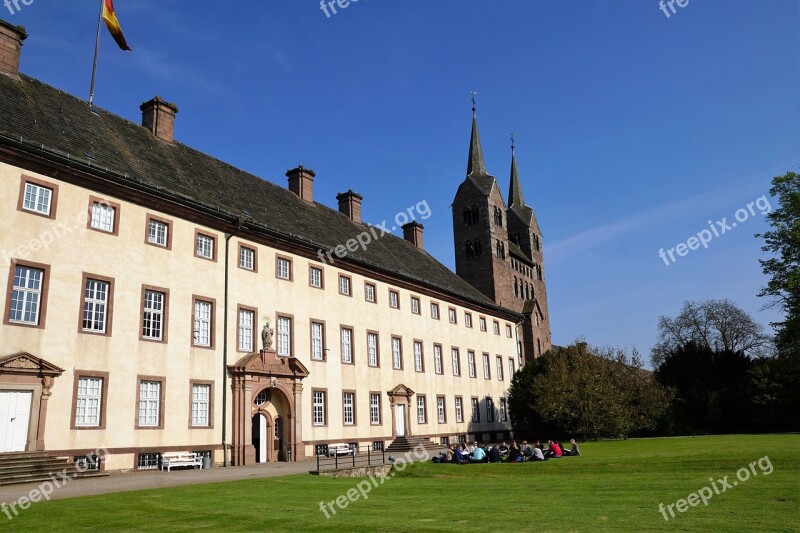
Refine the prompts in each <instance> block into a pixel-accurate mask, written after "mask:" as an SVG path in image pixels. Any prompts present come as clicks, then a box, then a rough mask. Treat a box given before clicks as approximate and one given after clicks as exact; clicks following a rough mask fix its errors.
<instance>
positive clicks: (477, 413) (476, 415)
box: [472, 398, 481, 422]
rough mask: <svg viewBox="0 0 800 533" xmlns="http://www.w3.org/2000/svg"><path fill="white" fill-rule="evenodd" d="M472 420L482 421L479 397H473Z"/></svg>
mask: <svg viewBox="0 0 800 533" xmlns="http://www.w3.org/2000/svg"><path fill="white" fill-rule="evenodd" d="M472 421H473V422H480V421H481V407H480V402H479V401H478V399H477V398H472Z"/></svg>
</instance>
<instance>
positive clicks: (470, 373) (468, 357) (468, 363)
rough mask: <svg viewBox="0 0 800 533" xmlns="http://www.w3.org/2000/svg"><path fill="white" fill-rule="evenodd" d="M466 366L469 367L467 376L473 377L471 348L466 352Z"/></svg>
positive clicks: (473, 358)
mask: <svg viewBox="0 0 800 533" xmlns="http://www.w3.org/2000/svg"><path fill="white" fill-rule="evenodd" d="M467 366H468V367H469V377H471V378H474V377H475V375H476V372H475V352H473V351H472V350H470V351H468V352H467Z"/></svg>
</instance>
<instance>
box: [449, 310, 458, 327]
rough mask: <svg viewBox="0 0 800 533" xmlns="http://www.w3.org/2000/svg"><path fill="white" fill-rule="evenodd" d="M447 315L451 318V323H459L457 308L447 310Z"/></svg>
mask: <svg viewBox="0 0 800 533" xmlns="http://www.w3.org/2000/svg"><path fill="white" fill-rule="evenodd" d="M447 317H448V319H449V320H450V323H451V324H457V323H458V317H457V315H456V310H455V309H453V308H452V307H451V308H449V309H448V310H447Z"/></svg>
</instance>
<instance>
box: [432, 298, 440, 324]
mask: <svg viewBox="0 0 800 533" xmlns="http://www.w3.org/2000/svg"><path fill="white" fill-rule="evenodd" d="M431 318H434V319H436V320H439V304H437V303H433V302H431Z"/></svg>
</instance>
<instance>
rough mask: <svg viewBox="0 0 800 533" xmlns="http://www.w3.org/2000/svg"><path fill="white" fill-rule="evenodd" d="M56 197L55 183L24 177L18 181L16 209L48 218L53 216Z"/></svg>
mask: <svg viewBox="0 0 800 533" xmlns="http://www.w3.org/2000/svg"><path fill="white" fill-rule="evenodd" d="M57 198H58V186H57V185H52V184H50V183H46V182H44V181H39V180H37V179H33V178H24V179H23V180H22V182H21V183H20V198H19V204H18V205H17V209H19V210H22V211H28V212H31V213H35V214H37V215H42V216H45V217H48V218H55V217H56V200H57Z"/></svg>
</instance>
